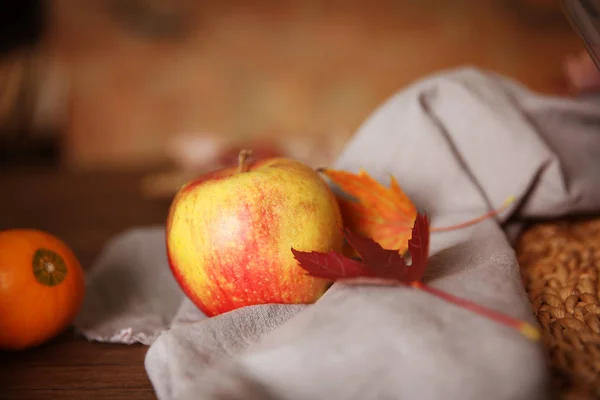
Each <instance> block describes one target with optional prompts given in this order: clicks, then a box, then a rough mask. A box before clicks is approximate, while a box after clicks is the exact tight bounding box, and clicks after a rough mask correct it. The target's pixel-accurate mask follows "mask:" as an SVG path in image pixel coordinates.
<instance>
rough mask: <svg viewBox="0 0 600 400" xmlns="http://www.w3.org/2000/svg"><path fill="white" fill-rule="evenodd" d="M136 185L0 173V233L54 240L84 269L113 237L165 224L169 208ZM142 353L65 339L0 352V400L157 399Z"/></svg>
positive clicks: (100, 177) (117, 176)
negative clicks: (25, 232) (17, 231)
mask: <svg viewBox="0 0 600 400" xmlns="http://www.w3.org/2000/svg"><path fill="white" fill-rule="evenodd" d="M141 177H142V174H141V173H93V174H92V173H89V174H86V173H79V174H72V173H71V174H67V173H62V172H57V171H52V170H48V169H28V170H25V169H19V170H14V169H11V170H8V171H7V170H6V169H5V170H1V169H0V194H1V196H0V210H2V211H1V213H0V215H1V218H0V229H6V228H15V227H32V228H38V229H42V230H46V231H48V232H50V233H53V234H55V235H57V236H59V237H60V238H62V239H63V240H65V241H66V242H67V243H68V244H69V245H70V246H71V248H72V249H73V250H74V251H75V253H76V254H77V256H78V257H79V259H80V261H81V263H82V264H83V266H84V268H86V269H87V268H89V266H90V264H91V263H92V261H93V260H94V258H95V257H96V256H97V255H98V253H99V251H100V249H101V248H102V246H103V245H104V243H105V242H106V241H107V240H108V239H109V238H111V237H112V236H114V235H115V234H117V233H119V232H121V231H123V230H124V229H127V228H131V227H133V226H140V225H148V224H156V223H162V222H164V221H165V218H166V213H167V211H168V206H169V204H168V201H163V202H160V201H156V200H147V199H144V198H143V196H142V195H141V194H140V192H139V181H140V178H141ZM146 350H147V347H146V346H142V345H131V346H127V345H118V344H103V343H90V342H87V341H86V340H85V339H83V338H81V337H77V336H76V335H75V334H74V333H73V332H70V331H69V332H66V333H65V334H63V335H61V336H60V337H58V338H57V339H56V340H55V341H53V342H51V343H48V344H46V345H44V346H42V347H39V348H36V349H33V350H29V351H25V352H19V353H3V352H0V399H2V400H5V399H26V400H34V399H78V400H79V399H86V400H89V399H131V400H136V399H156V396H155V394H154V390H153V388H152V386H151V384H150V381H149V380H148V377H147V375H146V371H145V369H144V356H145V354H146Z"/></svg>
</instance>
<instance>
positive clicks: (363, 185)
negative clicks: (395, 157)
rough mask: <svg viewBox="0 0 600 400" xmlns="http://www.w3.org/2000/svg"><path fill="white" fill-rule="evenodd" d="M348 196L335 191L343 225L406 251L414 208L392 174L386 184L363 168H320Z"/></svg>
mask: <svg viewBox="0 0 600 400" xmlns="http://www.w3.org/2000/svg"><path fill="white" fill-rule="evenodd" d="M319 171H320V172H321V173H323V174H324V175H325V176H327V177H328V178H329V179H330V180H331V181H332V182H333V183H334V184H335V185H337V186H338V187H339V188H340V189H341V190H342V191H343V192H344V193H345V194H346V195H348V196H351V197H352V198H351V199H348V198H345V197H344V196H340V195H337V199H338V203H339V205H340V208H341V210H342V216H343V220H344V225H345V227H346V228H348V229H350V230H353V231H355V232H358V233H360V234H362V235H364V236H367V237H370V238H371V239H373V240H374V241H376V242H377V243H379V245H380V246H381V247H383V248H384V249H386V250H398V251H399V252H401V253H405V252H406V250H407V249H408V240H409V239H410V238H411V235H412V227H413V224H414V222H415V219H416V217H417V208H416V206H415V205H414V204H413V202H412V201H411V200H410V198H409V197H408V196H407V195H406V194H405V193H404V191H403V190H402V189H401V188H400V186H399V185H398V182H396V179H394V177H393V176H391V177H390V187H389V188H386V187H385V186H383V185H381V184H380V183H379V182H377V181H376V180H375V179H373V178H372V177H371V176H369V174H367V172H365V171H364V170H363V169H361V170H360V171H359V173H358V174H353V173H351V172H347V171H340V170H334V169H321V170H319Z"/></svg>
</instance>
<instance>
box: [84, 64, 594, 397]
mask: <svg viewBox="0 0 600 400" xmlns="http://www.w3.org/2000/svg"><path fill="white" fill-rule="evenodd" d="M598 154H600V108H599V107H598V106H597V105H596V104H594V103H593V102H591V101H585V100H577V101H575V100H569V99H562V98H552V97H546V96H541V95H538V94H536V93H532V92H531V91H528V90H526V89H525V88H523V87H522V86H520V85H519V84H517V83H515V82H513V81H511V80H508V79H506V78H504V77H500V76H497V75H495V74H492V73H489V72H486V71H481V70H477V69H472V68H461V69H457V70H452V71H446V72H443V73H440V74H438V75H435V76H430V77H427V78H426V79H423V80H420V81H418V82H415V83H414V84H413V85H411V86H410V87H407V88H405V89H403V90H402V91H400V92H399V93H398V94H396V95H394V96H393V97H392V98H391V99H389V100H388V101H387V102H385V103H384V104H383V105H382V106H381V107H379V108H378V109H377V110H375V112H374V113H373V114H372V116H371V117H370V118H368V119H367V121H365V123H364V124H363V126H362V127H361V128H360V129H359V130H358V132H357V133H356V134H355V136H354V137H353V138H352V140H351V141H350V142H349V143H348V145H347V147H346V148H345V150H344V151H343V153H342V154H341V156H340V157H339V159H338V160H337V162H336V163H335V165H334V167H336V168H340V169H346V170H349V171H353V172H356V171H358V169H359V168H361V167H363V168H365V169H366V170H367V171H368V172H369V173H370V174H371V175H373V176H374V177H376V178H377V179H379V180H380V181H381V182H383V183H385V184H388V182H389V175H394V176H395V177H396V179H397V180H398V182H399V183H400V185H401V186H402V187H403V188H404V190H405V191H406V192H407V193H408V194H409V195H410V196H411V198H412V199H413V200H414V201H415V203H416V204H417V206H418V208H419V209H421V210H423V211H426V212H427V213H428V214H429V215H430V217H431V219H432V225H433V226H441V225H448V224H454V223H458V222H461V221H465V220H467V219H470V218H473V217H476V216H478V215H480V214H482V213H483V212H486V211H488V210H489V209H491V208H496V207H499V206H501V205H502V204H503V202H504V201H505V199H506V198H508V197H509V196H515V197H516V199H517V201H516V202H515V203H514V204H513V205H512V206H511V208H509V210H508V211H507V212H506V213H504V214H502V215H501V217H499V218H497V219H496V218H493V219H488V220H486V221H484V222H482V223H479V224H477V225H474V226H472V227H470V228H467V229H463V230H458V231H452V232H447V233H432V238H431V240H432V244H431V246H432V248H431V253H430V254H431V260H430V264H429V267H428V272H427V275H426V282H427V283H429V284H430V285H432V286H434V287H437V288H440V289H443V290H445V291H447V292H449V293H451V294H454V295H457V296H460V297H463V298H467V299H470V300H473V301H476V302H477V303H480V304H482V305H484V306H487V307H490V308H493V309H495V310H498V311H501V312H504V313H506V314H508V315H511V316H513V317H517V318H520V319H524V320H527V321H529V322H532V323H535V318H534V317H533V315H532V312H531V308H530V305H529V302H528V300H527V297H526V295H525V292H524V289H523V287H522V285H521V282H520V275H519V266H518V264H517V261H516V258H515V253H514V251H513V249H512V247H511V240H512V239H514V237H515V232H518V227H519V226H520V225H519V224H521V223H522V222H523V221H525V220H526V219H528V218H548V217H557V216H564V215H568V214H576V213H589V212H597V211H598V209H599V205H600V184H598V183H597V178H596V176H597V174H598V172H600V157H598ZM515 226H516V227H517V230H513V229H509V228H512V227H515ZM509 233H511V234H509ZM164 241H165V238H164V233H163V230H162V227H147V228H138V229H133V230H131V231H129V232H125V233H123V234H122V235H120V236H119V237H117V238H115V239H114V240H113V241H112V242H111V243H109V244H108V245H107V247H106V249H105V251H104V252H103V253H102V255H101V256H100V258H99V260H98V262H97V263H96V265H95V266H94V267H93V269H92V272H91V274H90V275H89V276H88V295H87V298H86V302H85V305H84V308H83V310H82V312H81V314H80V315H79V317H78V319H77V326H78V328H79V329H80V330H81V331H82V332H83V334H84V335H85V336H86V337H88V338H89V339H91V340H100V341H113V342H123V343H132V342H142V343H145V344H148V345H150V348H149V350H148V353H147V356H146V361H145V366H146V369H147V372H148V375H149V377H150V379H151V381H152V384H153V385H154V388H155V390H156V393H157V396H158V398H159V399H160V400H175V399H177V400H183V399H262V400H268V399H286V400H287V399H289V400H304V399H306V400H318V399H328V400H329V399H356V400H368V399H543V398H548V397H550V396H551V393H550V389H549V384H550V378H549V372H548V368H547V360H546V356H545V352H544V349H543V348H542V346H541V344H539V343H534V342H531V341H529V340H528V339H526V338H525V337H523V336H522V335H520V334H519V333H517V332H515V331H514V330H512V329H510V328H508V327H506V326H503V325H500V324H498V323H496V322H493V321H490V320H488V319H485V318H483V317H481V316H479V315H476V314H474V313H471V312H469V311H466V310H464V309H461V308H458V307H457V306H455V305H452V304H449V303H447V302H444V301H442V300H440V299H438V298H435V297H433V296H431V295H428V294H427V293H424V292H421V291H419V290H416V289H411V288H407V287H383V286H348V285H344V284H340V283H336V284H334V286H333V287H332V288H331V289H330V290H329V291H328V292H327V293H326V294H325V295H324V296H323V297H322V298H321V299H320V300H319V301H318V302H317V303H315V304H313V305H274V304H271V305H261V306H252V307H246V308H243V309H239V310H236V311H233V312H230V313H227V314H224V315H221V316H218V317H215V318H210V319H209V318H206V317H205V316H203V315H202V314H201V312H199V311H198V310H197V309H196V308H195V307H194V306H193V304H191V302H190V301H189V300H187V299H186V298H185V297H184V295H183V294H182V292H181V291H180V290H179V288H178V286H177V285H176V284H175V282H174V280H173V278H172V277H171V275H170V272H169V271H168V265H167V261H166V255H165V248H164Z"/></svg>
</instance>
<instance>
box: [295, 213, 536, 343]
mask: <svg viewBox="0 0 600 400" xmlns="http://www.w3.org/2000/svg"><path fill="white" fill-rule="evenodd" d="M429 232H430V228H429V220H428V218H427V216H426V215H423V214H420V213H417V215H416V217H415V222H414V225H413V227H412V229H411V238H410V239H409V240H408V242H407V245H406V247H407V248H408V253H409V254H410V257H411V263H410V265H409V264H407V262H406V260H405V258H404V256H403V255H402V253H400V252H399V251H398V250H388V249H384V248H383V247H382V246H381V245H380V244H378V243H377V242H376V241H374V240H373V239H371V238H368V237H366V236H363V235H360V234H357V233H353V232H352V231H351V230H349V229H348V228H346V229H344V236H345V238H346V240H347V242H348V243H349V244H350V245H351V246H352V247H353V248H354V249H355V250H356V252H357V253H358V254H359V256H360V260H355V259H352V258H350V257H347V256H345V255H343V254H340V253H338V252H336V251H333V250H331V251H329V252H327V253H324V252H304V251H298V250H295V249H293V248H292V253H293V254H294V257H295V259H296V260H297V261H298V263H299V265H300V267H302V268H303V269H305V270H306V271H307V273H308V274H309V275H312V276H314V277H319V278H323V279H327V280H331V281H337V280H347V281H350V282H353V281H354V282H356V280H358V281H359V282H361V281H360V279H361V278H362V279H366V281H368V282H371V283H377V284H386V285H394V284H401V285H407V286H410V287H412V288H414V289H419V290H423V291H424V292H426V293H429V294H431V295H433V296H436V297H438V298H440V299H442V300H444V301H447V302H449V303H452V304H455V305H457V306H459V307H461V308H464V309H466V310H470V311H472V312H474V313H476V314H479V315H481V316H483V317H486V318H489V319H491V320H494V321H496V322H498V323H501V324H504V325H506V326H508V327H511V328H513V329H516V330H517V331H518V332H520V333H521V334H523V335H524V336H525V337H527V338H529V339H531V340H534V341H537V340H539V338H540V332H539V329H538V328H536V327H535V326H533V325H531V324H529V323H527V322H525V321H521V320H518V319H515V318H512V317H510V316H507V315H505V314H502V313H500V312H497V311H494V310H491V309H488V308H485V307H483V306H480V305H478V304H476V303H474V302H471V301H469V300H465V299H461V298H459V297H456V296H453V295H451V294H449V293H446V292H444V291H442V290H439V289H436V288H434V287H431V286H429V285H426V284H425V283H423V282H422V281H421V279H422V277H423V275H424V273H425V270H426V268H427V262H428V257H429V238H430V235H429Z"/></svg>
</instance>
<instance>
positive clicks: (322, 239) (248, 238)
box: [166, 151, 344, 316]
mask: <svg viewBox="0 0 600 400" xmlns="http://www.w3.org/2000/svg"><path fill="white" fill-rule="evenodd" d="M247 154H248V153H247V152H245V151H242V152H241V153H240V161H239V165H238V166H237V167H230V168H225V169H222V170H219V171H216V172H212V173H207V174H205V175H203V176H201V177H199V178H198V179H196V180H193V181H191V182H189V183H187V184H186V185H184V186H183V187H182V188H181V189H180V190H179V191H178V193H177V194H176V196H175V198H174V199H173V202H172V205H171V208H170V211H169V216H168V220H167V226H166V235H167V253H168V256H169V264H170V267H171V270H172V272H173V274H174V276H175V279H176V280H177V282H178V283H179V285H180V286H181V288H182V289H183V291H184V292H185V294H186V295H187V296H188V297H189V298H190V300H192V301H193V302H194V303H195V304H196V305H197V306H198V308H200V310H202V311H203V312H204V313H205V314H206V315H208V316H215V315H219V314H222V313H224V312H227V311H231V310H234V309H237V308H240V307H244V306H249V305H256V304H267V303H280V304H281V303H283V304H300V303H302V304H306V303H313V302H315V301H316V300H317V299H318V298H319V297H320V296H321V295H322V294H323V293H324V292H325V290H326V288H327V286H328V282H327V281H324V280H322V279H319V278H314V277H311V276H309V275H308V274H307V273H306V271H305V270H304V269H302V267H300V266H299V265H298V262H297V261H296V260H295V258H294V255H293V253H292V251H291V249H292V248H294V249H296V250H301V251H321V252H326V251H329V250H336V251H342V248H343V242H344V239H343V234H342V232H341V230H340V227H341V226H342V217H341V213H340V209H339V206H338V204H337V201H336V199H335V196H334V194H333V193H332V191H331V189H330V188H329V186H328V185H327V183H326V182H325V181H324V180H323V178H322V177H321V176H320V175H319V174H318V173H317V172H316V171H314V170H313V169H311V168H310V167H308V166H306V165H304V164H302V163H300V162H298V161H295V160H292V159H288V158H283V157H274V158H268V159H262V160H258V161H254V162H249V161H248V160H247V159H246V156H247Z"/></svg>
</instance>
